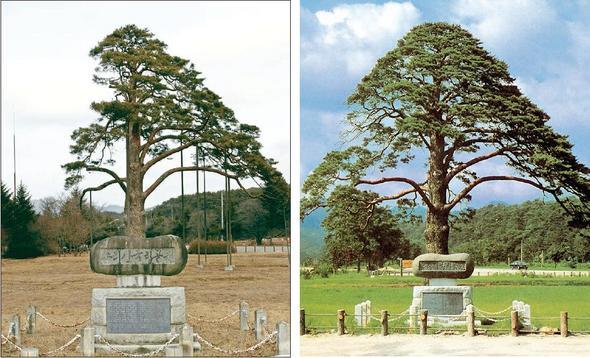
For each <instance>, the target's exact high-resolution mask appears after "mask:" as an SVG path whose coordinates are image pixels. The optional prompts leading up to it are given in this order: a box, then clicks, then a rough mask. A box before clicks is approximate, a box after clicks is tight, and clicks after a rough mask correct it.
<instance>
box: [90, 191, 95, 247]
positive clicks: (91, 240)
mask: <svg viewBox="0 0 590 358" xmlns="http://www.w3.org/2000/svg"><path fill="white" fill-rule="evenodd" d="M92 244H94V210H92V190H90V247H92Z"/></svg>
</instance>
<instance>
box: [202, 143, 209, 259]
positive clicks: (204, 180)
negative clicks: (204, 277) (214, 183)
mask: <svg viewBox="0 0 590 358" xmlns="http://www.w3.org/2000/svg"><path fill="white" fill-rule="evenodd" d="M203 167H205V154H204V153H203ZM206 174H207V172H206V171H204V170H203V225H204V227H203V232H204V236H205V263H207V246H208V243H209V235H208V234H207V176H206Z"/></svg>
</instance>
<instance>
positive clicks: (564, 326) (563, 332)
mask: <svg viewBox="0 0 590 358" xmlns="http://www.w3.org/2000/svg"><path fill="white" fill-rule="evenodd" d="M567 323H568V322H567V311H564V312H561V324H560V325H559V332H560V333H561V336H562V337H567V335H568V332H567V326H568V325H567Z"/></svg>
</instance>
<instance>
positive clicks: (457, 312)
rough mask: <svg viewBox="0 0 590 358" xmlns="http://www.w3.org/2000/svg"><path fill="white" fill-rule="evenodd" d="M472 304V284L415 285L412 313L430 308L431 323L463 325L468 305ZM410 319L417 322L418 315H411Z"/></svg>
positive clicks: (429, 320) (429, 317) (429, 318)
mask: <svg viewBox="0 0 590 358" xmlns="http://www.w3.org/2000/svg"><path fill="white" fill-rule="evenodd" d="M471 304H472V287H471V286H414V292H413V299H412V305H411V306H410V314H419V313H420V310H428V323H429V324H432V323H440V324H442V325H451V326H452V325H462V324H465V321H466V309H467V306H468V305H471ZM438 315H440V316H438ZM461 315H462V317H453V316H461ZM437 316H438V317H437ZM410 320H411V321H412V320H415V322H414V323H415V324H416V323H417V317H416V316H411V317H410Z"/></svg>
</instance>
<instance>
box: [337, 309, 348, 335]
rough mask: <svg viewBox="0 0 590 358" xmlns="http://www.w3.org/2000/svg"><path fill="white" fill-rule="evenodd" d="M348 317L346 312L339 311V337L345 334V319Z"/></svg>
mask: <svg viewBox="0 0 590 358" xmlns="http://www.w3.org/2000/svg"><path fill="white" fill-rule="evenodd" d="M345 317H346V312H345V311H344V310H338V335H339V336H341V335H343V334H344V318H345Z"/></svg>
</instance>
